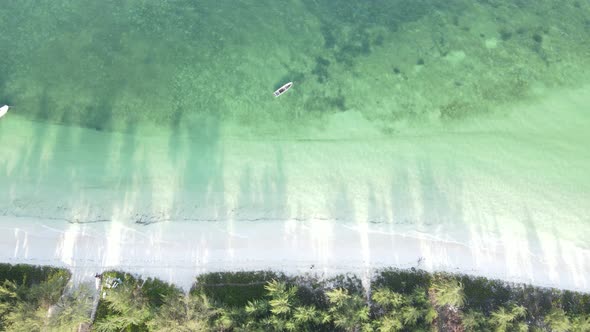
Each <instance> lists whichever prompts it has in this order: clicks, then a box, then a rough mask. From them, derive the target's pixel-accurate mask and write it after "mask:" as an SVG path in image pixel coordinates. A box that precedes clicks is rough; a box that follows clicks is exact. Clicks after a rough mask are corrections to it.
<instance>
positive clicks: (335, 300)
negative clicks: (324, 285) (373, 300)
mask: <svg viewBox="0 0 590 332" xmlns="http://www.w3.org/2000/svg"><path fill="white" fill-rule="evenodd" d="M326 296H327V297H328V302H330V308H329V309H328V312H329V314H330V317H331V318H332V321H333V323H334V325H335V326H336V327H339V328H342V329H343V330H345V331H358V330H359V329H362V328H368V325H367V324H368V322H369V307H368V305H367V304H366V303H365V301H364V300H363V299H362V298H361V297H360V296H359V295H356V294H355V295H350V294H348V291H347V290H345V289H342V288H337V289H334V290H331V291H327V292H326Z"/></svg>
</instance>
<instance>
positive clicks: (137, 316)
mask: <svg viewBox="0 0 590 332" xmlns="http://www.w3.org/2000/svg"><path fill="white" fill-rule="evenodd" d="M104 300H105V301H106V303H107V306H108V308H109V310H110V311H111V313H110V314H109V315H107V317H105V318H103V319H101V320H98V321H97V322H95V323H94V324H93V327H94V329H96V330H97V331H100V332H102V331H112V330H113V329H115V330H123V329H126V328H131V327H133V326H141V325H143V324H145V323H146V322H147V321H148V320H150V319H151V318H152V312H151V311H150V308H149V306H148V300H147V298H146V297H145V295H144V294H143V293H142V292H141V289H140V288H138V287H137V286H136V285H135V284H134V283H122V284H120V285H119V286H118V287H117V288H114V289H111V290H110V291H109V292H108V293H107V296H106V298H105V299H104Z"/></svg>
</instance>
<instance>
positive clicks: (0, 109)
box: [0, 105, 10, 118]
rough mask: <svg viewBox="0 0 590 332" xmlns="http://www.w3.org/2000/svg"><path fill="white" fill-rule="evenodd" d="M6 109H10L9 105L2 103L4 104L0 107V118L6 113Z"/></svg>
mask: <svg viewBox="0 0 590 332" xmlns="http://www.w3.org/2000/svg"><path fill="white" fill-rule="evenodd" d="M8 109H10V106H8V105H4V106H2V107H0V118H1V117H3V116H4V115H6V112H8Z"/></svg>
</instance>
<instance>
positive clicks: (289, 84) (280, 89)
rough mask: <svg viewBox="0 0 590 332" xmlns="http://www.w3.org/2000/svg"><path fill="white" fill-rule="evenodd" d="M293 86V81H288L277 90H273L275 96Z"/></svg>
mask: <svg viewBox="0 0 590 332" xmlns="http://www.w3.org/2000/svg"><path fill="white" fill-rule="evenodd" d="M292 86H293V82H289V83H287V84H285V85H283V86H282V87H280V88H279V89H278V90H277V91H275V97H278V96H280V95H282V94H283V93H285V92H287V90H289V89H290V88H291V87H292Z"/></svg>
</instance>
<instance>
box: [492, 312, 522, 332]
mask: <svg viewBox="0 0 590 332" xmlns="http://www.w3.org/2000/svg"><path fill="white" fill-rule="evenodd" d="M514 319H516V316H515V315H514V313H512V312H509V311H506V308H504V307H500V308H498V310H496V311H494V312H492V317H491V318H490V322H491V323H492V324H493V325H495V326H496V329H497V331H499V332H504V331H506V329H507V328H508V326H509V325H510V324H511V323H512V322H513V321H514Z"/></svg>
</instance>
